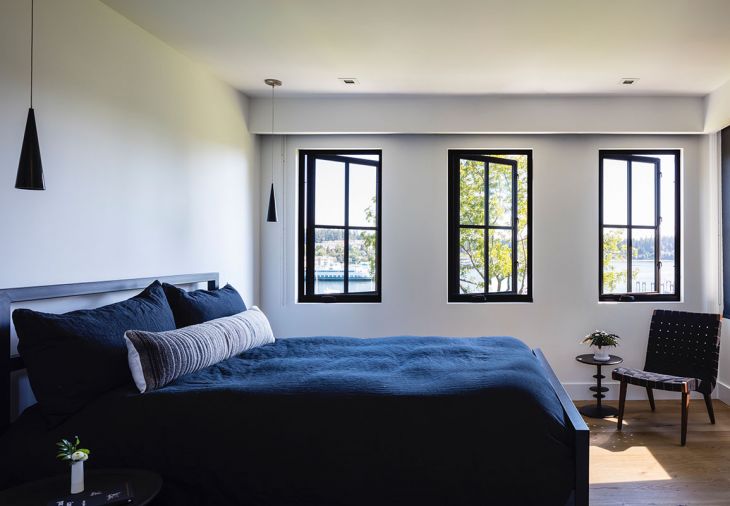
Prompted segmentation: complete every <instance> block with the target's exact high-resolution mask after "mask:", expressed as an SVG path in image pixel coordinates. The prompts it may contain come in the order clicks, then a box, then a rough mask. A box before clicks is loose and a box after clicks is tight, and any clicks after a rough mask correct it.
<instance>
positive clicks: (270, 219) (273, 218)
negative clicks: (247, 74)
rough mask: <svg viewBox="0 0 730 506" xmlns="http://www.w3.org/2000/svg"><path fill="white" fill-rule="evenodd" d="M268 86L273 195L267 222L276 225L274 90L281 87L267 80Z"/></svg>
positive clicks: (277, 82) (276, 81)
mask: <svg viewBox="0 0 730 506" xmlns="http://www.w3.org/2000/svg"><path fill="white" fill-rule="evenodd" d="M264 82H265V83H266V85H267V86H271V193H270V194H269V210H268V212H267V213H266V221H267V222H269V223H276V222H277V221H279V219H278V217H277V216H276V195H274V88H276V87H277V86H281V81H279V80H278V79H265V80H264Z"/></svg>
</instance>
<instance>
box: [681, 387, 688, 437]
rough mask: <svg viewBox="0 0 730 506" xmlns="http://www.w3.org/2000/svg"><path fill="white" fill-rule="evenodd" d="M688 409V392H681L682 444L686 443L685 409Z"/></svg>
mask: <svg viewBox="0 0 730 506" xmlns="http://www.w3.org/2000/svg"><path fill="white" fill-rule="evenodd" d="M688 410H689V393H688V392H682V439H681V441H682V446H684V445H685V444H686V443H687V411H688Z"/></svg>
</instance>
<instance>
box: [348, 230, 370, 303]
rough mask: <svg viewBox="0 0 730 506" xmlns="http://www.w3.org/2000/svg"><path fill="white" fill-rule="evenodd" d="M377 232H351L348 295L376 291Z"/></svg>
mask: <svg viewBox="0 0 730 506" xmlns="http://www.w3.org/2000/svg"><path fill="white" fill-rule="evenodd" d="M375 247H376V244H375V231H374V230H350V245H349V249H350V259H349V262H350V265H349V266H348V273H347V274H348V278H349V284H348V290H347V291H348V293H356V292H373V291H375Z"/></svg>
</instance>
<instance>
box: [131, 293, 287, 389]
mask: <svg viewBox="0 0 730 506" xmlns="http://www.w3.org/2000/svg"><path fill="white" fill-rule="evenodd" d="M124 341H125V342H126V343H127V358H128V360H129V369H130V371H132V377H133V378H134V383H135V384H136V385H137V388H138V389H139V391H140V392H150V391H152V390H156V389H158V388H162V387H163V386H165V385H167V384H168V383H170V382H172V381H173V380H175V379H176V378H179V377H180V376H183V375H185V374H189V373H191V372H194V371H199V370H200V369H203V368H204V367H208V366H210V365H213V364H216V363H218V362H220V361H222V360H225V359H227V358H230V357H232V356H234V355H238V354H239V353H242V352H244V351H246V350H248V349H251V348H255V347H256V346H261V345H262V344H268V343H273V342H274V334H273V332H272V331H271V325H269V320H267V319H266V316H265V315H264V313H262V312H261V311H260V310H259V308H257V307H256V306H254V307H252V308H251V309H249V310H248V311H244V312H243V313H238V314H236V315H233V316H226V317H225V318H218V319H216V320H210V321H207V322H205V323H200V324H198V325H191V326H189V327H183V328H180V329H177V330H168V331H164V332H146V331H142V330H128V331H126V332H125V333H124Z"/></svg>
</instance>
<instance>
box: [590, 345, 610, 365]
mask: <svg viewBox="0 0 730 506" xmlns="http://www.w3.org/2000/svg"><path fill="white" fill-rule="evenodd" d="M593 360H597V361H598V362H607V361H609V360H611V356H610V355H609V354H608V349H607V347H600V348H599V347H598V346H596V347H594V348H593Z"/></svg>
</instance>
